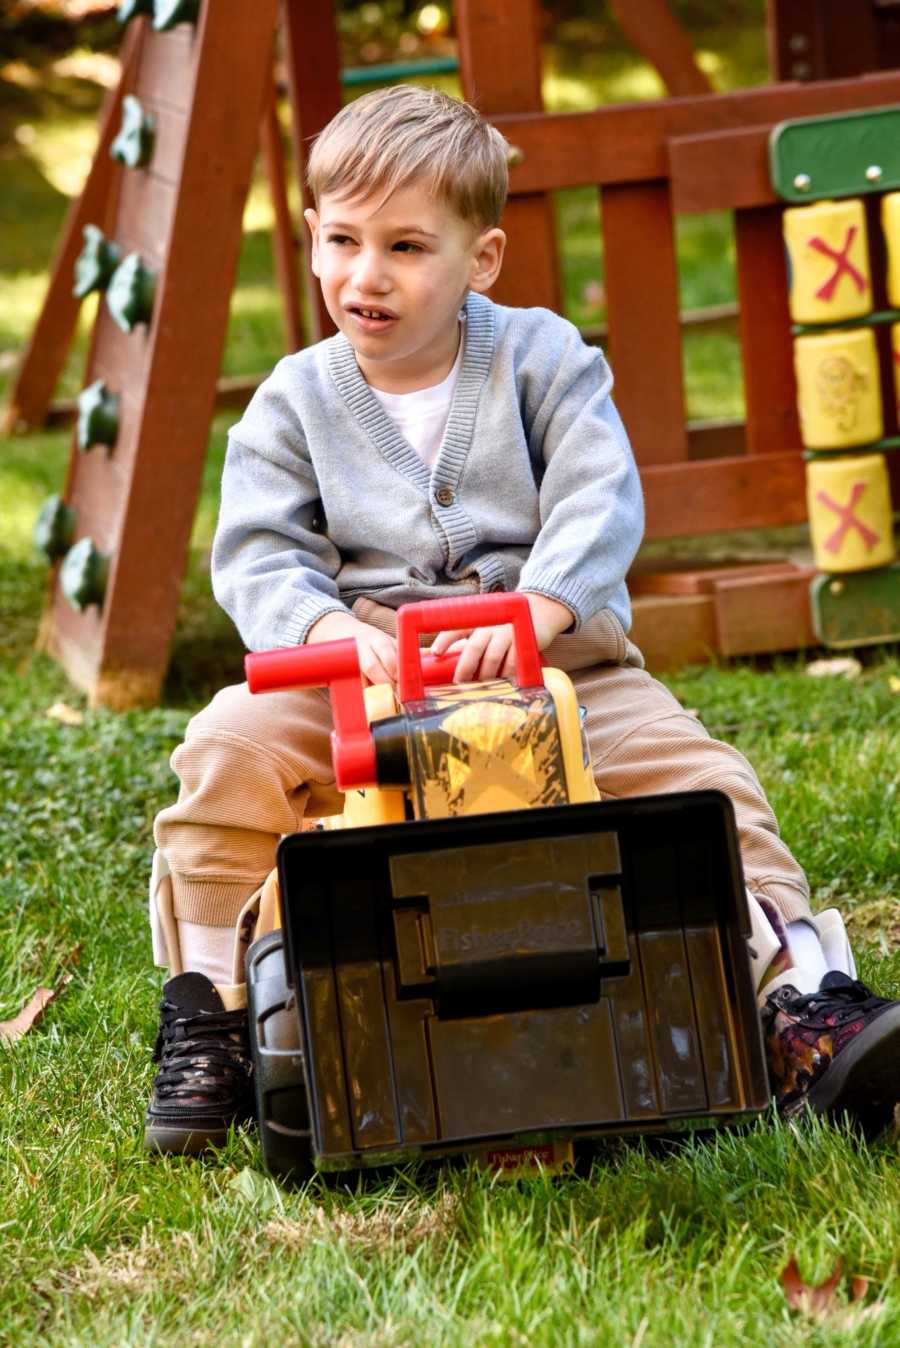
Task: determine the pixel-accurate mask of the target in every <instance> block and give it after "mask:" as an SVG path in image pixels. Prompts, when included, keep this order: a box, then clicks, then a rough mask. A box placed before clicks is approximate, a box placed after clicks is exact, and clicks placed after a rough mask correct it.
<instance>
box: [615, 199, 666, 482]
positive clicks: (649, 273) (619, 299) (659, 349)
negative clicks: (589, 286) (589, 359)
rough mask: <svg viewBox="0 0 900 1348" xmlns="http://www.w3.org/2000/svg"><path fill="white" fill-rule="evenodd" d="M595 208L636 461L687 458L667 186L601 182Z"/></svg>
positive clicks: (622, 407)
mask: <svg viewBox="0 0 900 1348" xmlns="http://www.w3.org/2000/svg"><path fill="white" fill-rule="evenodd" d="M601 209H602V215H603V249H604V274H605V279H606V296H607V314H608V319H609V341H610V358H611V361H612V366H613V369H614V371H615V377H616V390H615V398H616V405H617V406H618V408H619V411H620V412H621V414H622V418H623V420H624V422H625V425H626V426H627V427H628V434H629V436H630V438H631V441H632V444H633V445H634V451H635V457H636V459H637V461H638V463H639V464H640V465H641V466H643V465H644V464H650V463H671V462H672V461H674V460H678V459H686V458H687V432H686V430H685V404H684V376H683V372H682V361H681V329H680V326H679V320H678V270H677V264H676V260H675V235H674V223H673V220H672V212H671V207H670V202H669V193H668V186H667V184H666V183H665V182H655V183H636V184H629V185H626V186H618V187H607V188H605V189H604V191H603V193H602V195H601ZM651 333H652V339H651V340H649V341H648V334H651Z"/></svg>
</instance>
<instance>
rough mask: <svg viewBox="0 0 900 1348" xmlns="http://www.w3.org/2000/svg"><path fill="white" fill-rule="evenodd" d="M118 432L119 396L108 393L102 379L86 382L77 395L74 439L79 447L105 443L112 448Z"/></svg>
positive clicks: (88, 447) (84, 447)
mask: <svg viewBox="0 0 900 1348" xmlns="http://www.w3.org/2000/svg"><path fill="white" fill-rule="evenodd" d="M118 434H119V398H118V397H117V396H116V394H115V393H110V391H109V389H108V388H107V387H106V385H105V384H104V382H103V380H102V379H97V380H95V381H94V383H93V384H88V386H87V388H85V389H82V390H81V392H80V393H79V395H78V426H77V429H76V432H75V439H76V441H77V443H78V448H79V449H90V448H91V446H92V445H107V446H108V447H109V448H110V449H112V447H113V445H114V444H115V443H116V437H117V436H118Z"/></svg>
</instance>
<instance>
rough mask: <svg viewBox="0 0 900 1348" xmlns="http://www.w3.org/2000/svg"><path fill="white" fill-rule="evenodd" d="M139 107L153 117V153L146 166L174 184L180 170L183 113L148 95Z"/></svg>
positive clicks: (182, 142)
mask: <svg viewBox="0 0 900 1348" xmlns="http://www.w3.org/2000/svg"><path fill="white" fill-rule="evenodd" d="M141 107H142V108H143V109H144V111H145V112H147V113H149V114H150V116H151V117H152V118H153V119H154V137H153V154H152V156H151V159H150V163H149V164H148V165H147V167H148V168H149V169H151V170H152V171H153V173H154V174H155V176H156V177H157V178H162V180H163V181H164V182H167V183H172V184H173V185H175V184H176V183H177V182H178V175H179V173H180V172H181V152H182V148H183V146H184V120H185V114H184V112H181V111H179V110H178V109H177V108H171V107H169V105H168V104H166V103H159V102H158V101H154V99H152V98H149V97H147V98H143V99H141Z"/></svg>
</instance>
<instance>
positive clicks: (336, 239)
mask: <svg viewBox="0 0 900 1348" xmlns="http://www.w3.org/2000/svg"><path fill="white" fill-rule="evenodd" d="M328 242H329V243H350V242H352V240H351V239H350V238H349V237H348V236H347V235H346V234H329V235H328Z"/></svg>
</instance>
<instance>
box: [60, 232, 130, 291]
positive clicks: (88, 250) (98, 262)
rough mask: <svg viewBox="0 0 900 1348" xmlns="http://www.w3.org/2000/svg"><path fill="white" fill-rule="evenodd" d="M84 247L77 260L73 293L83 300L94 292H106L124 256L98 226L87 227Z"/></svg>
mask: <svg viewBox="0 0 900 1348" xmlns="http://www.w3.org/2000/svg"><path fill="white" fill-rule="evenodd" d="M82 232H83V234H84V247H83V248H82V250H81V252H80V253H79V255H78V257H77V258H76V259H75V285H74V287H73V289H72V293H73V294H74V295H77V297H78V298H79V299H80V300H83V299H84V297H85V295H89V294H90V293H91V291H92V290H105V289H106V287H107V286H108V285H109V282H110V278H111V276H112V274H113V272H114V271H115V269H116V267H117V266H118V265H119V261H120V259H121V256H122V254H121V253H120V251H119V249H118V248H117V247H116V245H115V244H114V243H111V242H110V240H109V239H107V238H106V236H105V235H104V233H103V230H102V229H98V227H97V226H96V225H85V227H84V230H83V231H82Z"/></svg>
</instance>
